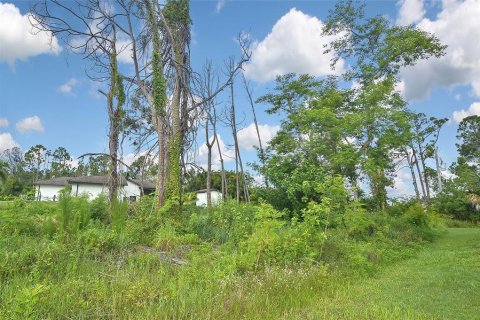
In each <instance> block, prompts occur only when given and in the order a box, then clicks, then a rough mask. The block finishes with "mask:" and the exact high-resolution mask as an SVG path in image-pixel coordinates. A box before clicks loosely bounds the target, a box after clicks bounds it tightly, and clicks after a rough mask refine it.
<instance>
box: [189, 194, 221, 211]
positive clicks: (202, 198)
mask: <svg viewBox="0 0 480 320" xmlns="http://www.w3.org/2000/svg"><path fill="white" fill-rule="evenodd" d="M211 195H212V204H213V205H215V204H218V203H219V202H220V200H222V194H221V193H220V192H218V191H211ZM195 204H196V205H197V207H206V206H207V193H206V192H198V193H197V201H196V202H195Z"/></svg>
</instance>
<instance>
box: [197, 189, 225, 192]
mask: <svg viewBox="0 0 480 320" xmlns="http://www.w3.org/2000/svg"><path fill="white" fill-rule="evenodd" d="M210 191H212V192H220V191H218V190H217V189H210ZM195 192H196V193H206V192H207V189H201V190H197V191H195Z"/></svg>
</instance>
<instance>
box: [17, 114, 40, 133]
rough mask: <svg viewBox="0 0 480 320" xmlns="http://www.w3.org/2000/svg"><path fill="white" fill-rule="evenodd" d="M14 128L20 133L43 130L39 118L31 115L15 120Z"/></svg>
mask: <svg viewBox="0 0 480 320" xmlns="http://www.w3.org/2000/svg"><path fill="white" fill-rule="evenodd" d="M15 127H16V129H17V131H18V132H20V133H28V132H33V131H37V132H43V131H44V128H43V125H42V122H41V121H40V118H39V117H38V116H33V117H29V118H25V119H22V120H20V121H18V122H17V124H16V125H15Z"/></svg>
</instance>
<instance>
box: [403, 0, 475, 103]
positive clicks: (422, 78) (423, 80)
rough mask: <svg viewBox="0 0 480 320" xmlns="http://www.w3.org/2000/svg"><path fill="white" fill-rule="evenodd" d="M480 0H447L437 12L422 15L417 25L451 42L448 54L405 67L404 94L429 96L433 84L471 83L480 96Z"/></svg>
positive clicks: (409, 97)
mask: <svg viewBox="0 0 480 320" xmlns="http://www.w3.org/2000/svg"><path fill="white" fill-rule="evenodd" d="M479 16H480V0H465V1H459V0H448V1H447V0H445V1H443V2H442V8H441V10H440V12H439V13H438V14H437V16H436V17H435V18H434V19H432V20H430V19H429V18H423V19H422V20H421V21H420V22H419V23H418V24H417V26H418V27H419V28H420V29H422V30H424V31H427V32H430V33H433V34H435V35H436V36H437V37H438V38H439V39H440V41H441V43H442V44H445V45H448V48H447V49H446V55H445V56H443V57H441V58H438V59H434V58H432V59H429V60H427V61H420V62H419V63H418V64H417V65H415V66H411V67H407V68H405V69H404V70H402V73H401V76H402V78H403V79H404V80H405V97H406V98H407V99H409V100H413V99H424V98H426V97H428V95H429V93H430V90H431V88H432V87H434V86H446V87H451V86H455V85H470V86H471V88H472V91H473V94H474V95H476V96H480V41H477V40H476V39H478V38H480V19H478V17H479Z"/></svg>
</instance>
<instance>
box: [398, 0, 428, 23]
mask: <svg viewBox="0 0 480 320" xmlns="http://www.w3.org/2000/svg"><path fill="white" fill-rule="evenodd" d="M398 4H399V6H400V9H399V10H398V11H399V12H398V18H397V25H400V26H406V25H409V24H412V23H417V22H419V21H420V20H422V19H423V16H424V15H425V9H424V8H423V0H400V1H399V3H398Z"/></svg>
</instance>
